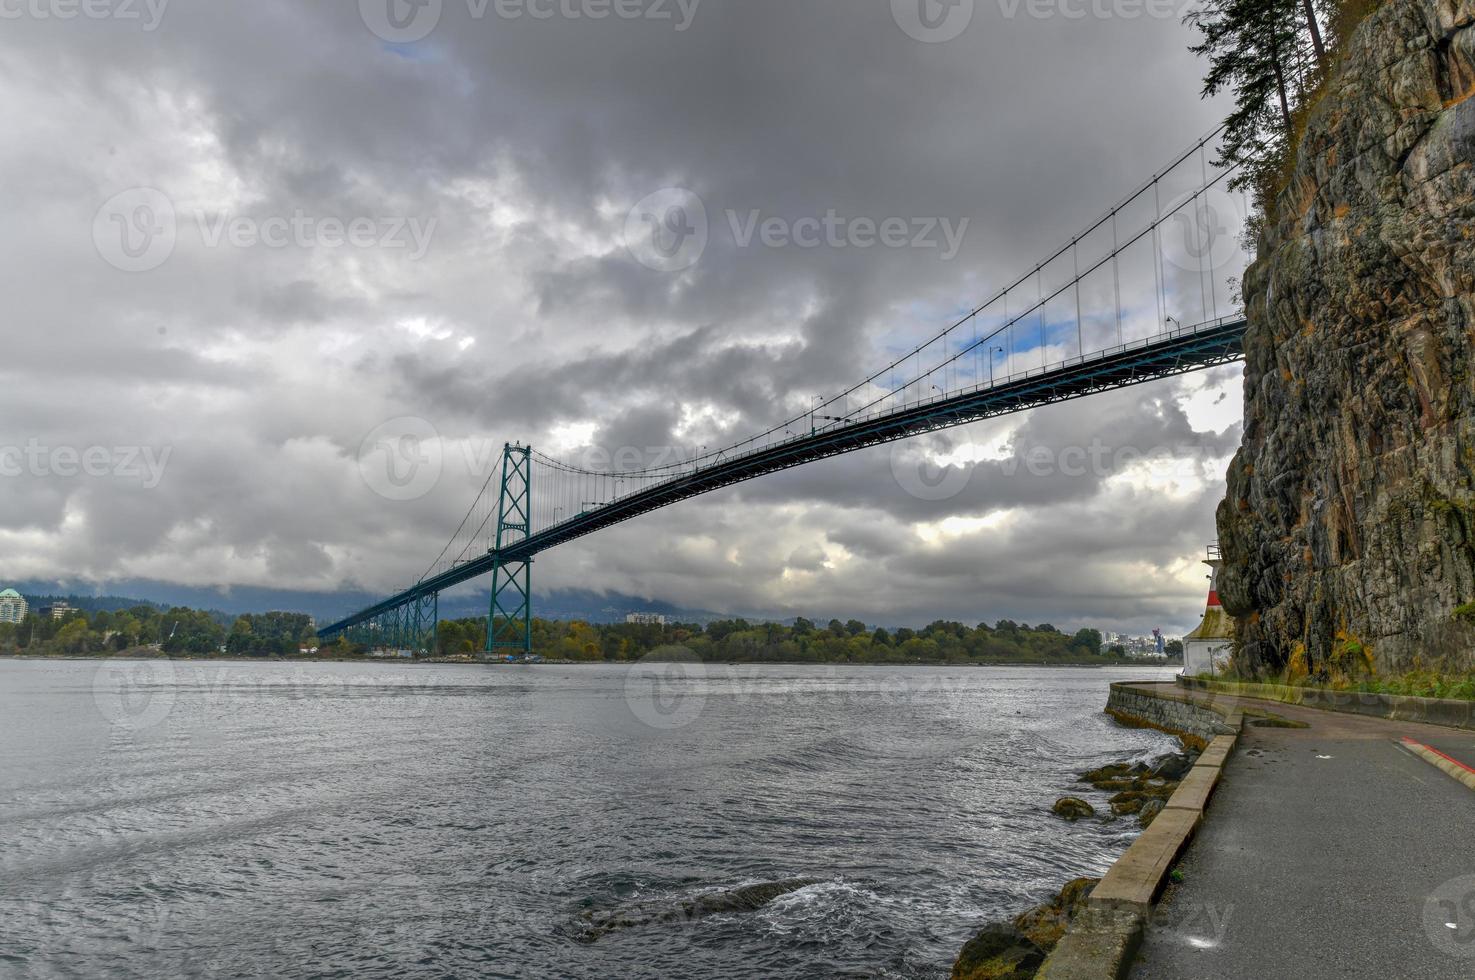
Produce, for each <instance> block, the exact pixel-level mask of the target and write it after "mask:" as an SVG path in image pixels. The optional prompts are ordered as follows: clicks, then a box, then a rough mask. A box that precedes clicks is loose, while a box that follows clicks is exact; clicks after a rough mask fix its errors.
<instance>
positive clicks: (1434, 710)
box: [1178, 677, 1475, 730]
mask: <svg viewBox="0 0 1475 980" xmlns="http://www.w3.org/2000/svg"><path fill="white" fill-rule="evenodd" d="M1178 685H1179V686H1180V687H1182V688H1184V689H1186V690H1191V691H1206V692H1210V693H1215V694H1227V695H1230V696H1232V697H1242V698H1256V699H1259V700H1262V701H1278V702H1280V703H1281V704H1298V705H1301V706H1302V707H1306V708H1318V709H1320V710H1322V711H1340V712H1342V713H1344V714H1350V715H1366V716H1368V717H1370V718H1384V719H1387V720H1388V721H1416V722H1421V723H1423V724H1425V725H1440V726H1442V727H1444V728H1459V729H1464V730H1475V701H1455V700H1450V699H1448V698H1412V697H1405V696H1403V695H1399V694H1365V693H1363V692H1361V691H1331V690H1327V689H1325V688H1318V687H1287V686H1286V685H1284V684H1248V683H1245V684H1242V683H1238V682H1234V681H1215V680H1206V679H1205V678H1202V677H1179V678H1178Z"/></svg>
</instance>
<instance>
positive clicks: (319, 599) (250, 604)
mask: <svg viewBox="0 0 1475 980" xmlns="http://www.w3.org/2000/svg"><path fill="white" fill-rule="evenodd" d="M0 588H13V589H15V590H16V591H17V592H19V593H20V594H21V595H23V596H25V597H26V599H27V601H29V602H31V604H32V605H33V606H41V605H47V604H49V603H50V601H51V600H52V599H62V600H64V601H66V602H69V603H71V604H72V605H73V606H75V607H77V608H78V609H84V610H86V611H88V612H99V611H101V610H104V609H106V610H109V611H112V610H117V609H128V608H130V607H132V606H137V605H156V606H161V607H171V606H188V607H189V608H191V609H207V610H213V611H219V612H221V613H225V614H227V615H232V616H239V615H241V614H242V613H263V612H301V613H307V614H308V615H309V616H311V617H313V619H314V620H316V621H317V622H319V623H329V622H332V621H334V620H336V619H341V618H342V617H344V616H347V615H350V614H351V613H353V612H354V611H355V610H358V609H362V608H364V607H365V606H369V605H372V604H373V603H375V602H378V601H379V600H380V599H382V598H383V596H380V595H375V594H371V593H367V592H295V591H290V590H287V589H262V588H248V587H238V588H232V589H229V590H222V589H212V588H194V587H190V586H184V585H174V584H171V583H168V582H155V581H151V580H148V579H126V580H118V581H113V582H108V583H106V584H105V585H100V586H97V587H96V588H82V587H79V586H78V585H77V584H76V583H66V582H44V581H29V582H19V583H13V584H12V583H5V582H0ZM125 597H137V598H125ZM533 610H534V612H535V614H536V615H538V616H539V617H541V618H544V619H560V620H570V619H582V620H586V621H588V622H591V623H616V622H622V621H623V620H624V619H625V617H626V616H627V615H628V614H630V613H632V612H645V613H655V614H657V615H661V616H665V617H666V618H668V619H673V620H680V621H682V622H687V623H709V622H711V621H713V620H716V619H725V618H730V617H727V616H724V615H723V614H721V613H715V612H711V611H710V610H699V609H682V608H681V607H679V606H676V605H674V604H672V603H669V602H660V601H652V600H649V599H642V598H640V597H638V596H630V595H623V594H620V593H608V594H600V593H598V592H591V591H589V590H586V589H567V590H559V591H554V592H548V593H537V594H536V598H535V601H534V604H533ZM486 612H487V598H486V594H485V593H474V592H473V593H469V594H465V595H454V594H452V595H443V596H441V599H440V615H441V618H442V619H469V618H472V617H476V616H485V615H486Z"/></svg>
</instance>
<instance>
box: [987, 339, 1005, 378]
mask: <svg viewBox="0 0 1475 980" xmlns="http://www.w3.org/2000/svg"><path fill="white" fill-rule="evenodd" d="M1007 353H1008V351H1006V350H1004V348H1002V347H990V348H989V349H988V386H989V387H990V388H992V387H993V386H994V355H995V354H1007Z"/></svg>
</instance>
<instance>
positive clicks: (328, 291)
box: [0, 0, 1241, 632]
mask: <svg viewBox="0 0 1475 980" xmlns="http://www.w3.org/2000/svg"><path fill="white" fill-rule="evenodd" d="M1181 12H1182V11H1181V9H1178V8H1177V7H1174V6H1165V5H1163V4H1162V3H1160V2H1157V0H1150V2H1147V3H1143V2H1139V0H1114V2H1107V0H1095V2H1082V0H1062V2H1060V3H1056V2H1054V0H1034V2H1031V3H1025V2H1019V3H1016V2H1014V0H976V2H970V0H957V2H956V3H953V4H951V5H950V4H947V3H942V2H939V0H683V2H678V0H487V2H482V0H419V2H418V3H412V2H410V0H362V2H359V0H323V2H316V3H311V4H304V3H301V2H300V0H253V2H251V3H229V4H227V3H219V2H206V0H172V2H165V0H93V2H92V3H91V5H90V6H87V7H85V8H81V9H79V8H78V7H77V6H76V5H73V4H68V3H66V2H63V0H6V2H3V3H0V17H3V18H4V20H5V23H4V24H3V26H0V100H3V104H4V105H5V106H6V111H5V114H4V121H5V125H4V128H3V132H0V201H3V206H4V212H5V215H6V220H5V221H4V222H3V223H0V256H3V262H0V281H3V283H4V295H5V296H6V297H7V299H8V303H7V310H6V311H5V321H6V326H5V333H4V346H3V349H0V350H3V356H0V378H3V384H0V418H3V420H4V423H3V426H0V486H3V487H4V488H5V494H4V507H3V509H0V578H6V579H12V580H17V581H19V580H53V579H55V580H63V581H66V582H68V583H70V584H71V585H73V586H74V587H76V588H84V589H92V588H97V589H103V590H105V588H106V584H107V583H108V582H110V581H119V580H124V579H128V580H138V579H147V580H155V581H159V582H170V583H184V584H190V585H205V584H208V585H212V586H219V587H222V588H229V587H232V586H235V587H240V586H272V587H278V588H290V589H300V590H304V591H319V592H320V591H334V590H340V589H370V590H388V589H390V588H392V587H395V586H398V585H401V584H403V583H405V582H407V581H411V580H413V579H414V578H415V577H416V576H417V575H418V574H419V573H420V572H422V571H423V570H424V568H425V567H426V566H427V565H428V564H429V563H430V561H431V560H432V559H433V558H434V557H435V554H436V553H437V552H438V551H439V550H440V548H441V546H442V545H443V544H444V543H445V541H446V539H447V537H448V536H449V535H450V533H451V530H452V529H453V528H454V527H455V525H456V523H457V521H459V520H460V518H461V515H462V514H463V513H464V512H465V510H466V508H467V506H468V504H469V503H470V502H471V500H472V498H473V497H474V496H475V494H476V491H477V489H478V488H479V487H480V486H481V485H482V482H483V480H484V479H485V477H486V472H487V470H486V467H487V466H488V465H489V462H490V461H491V460H492V459H494V458H495V453H496V450H497V449H499V448H500V446H501V445H502V444H503V443H504V442H507V441H513V440H520V441H522V442H527V443H532V444H533V445H535V446H537V447H539V448H540V449H543V450H545V451H547V452H550V453H552V454H555V455H559V456H564V457H567V456H574V455H577V454H579V453H580V452H582V451H585V450H587V449H588V447H590V446H595V447H607V448H609V449H611V450H613V449H617V448H619V447H625V446H633V447H641V448H642V449H644V448H649V447H676V448H677V449H678V450H691V449H695V448H696V447H700V446H718V445H723V444H725V443H728V442H733V441H737V440H738V439H741V438H743V437H746V436H747V435H749V434H750V433H752V432H754V431H758V430H761V429H765V428H767V427H768V426H769V425H771V424H772V423H774V422H777V421H781V420H782V419H783V418H785V417H788V416H789V415H793V414H795V413H799V412H802V411H804V410H805V406H806V405H807V404H809V400H810V399H811V398H812V397H813V396H814V395H815V394H822V393H826V392H833V391H838V390H841V389H843V388H844V387H845V386H846V385H848V384H849V383H851V382H853V381H855V380H858V379H860V378H861V377H864V376H865V375H866V374H868V373H869V372H870V371H871V370H873V369H875V368H877V367H879V366H880V365H882V364H884V363H885V362H886V361H887V360H888V359H889V357H890V355H891V354H892V353H893V352H894V351H896V350H899V349H902V348H904V347H905V346H906V344H907V343H914V342H916V341H917V340H919V339H921V338H923V337H924V336H929V335H930V334H931V333H933V332H935V331H936V330H937V329H939V328H940V327H941V326H943V325H945V324H946V323H948V322H950V321H951V319H953V318H954V317H955V316H956V314H957V313H958V311H959V310H962V309H966V308H971V306H972V305H974V304H975V303H976V302H978V301H980V300H982V299H984V298H986V297H987V296H988V295H990V294H991V293H992V292H993V291H995V290H996V289H997V288H999V287H1000V286H1001V285H1002V284H1004V282H1005V281H1006V280H1010V281H1012V279H1013V278H1015V277H1018V276H1020V275H1023V274H1024V273H1026V272H1027V271H1028V270H1029V269H1030V267H1031V266H1032V264H1033V263H1034V262H1035V261H1036V260H1038V259H1040V258H1042V257H1044V256H1045V255H1047V254H1049V253H1050V252H1052V251H1053V250H1054V249H1055V248H1056V247H1058V246H1059V245H1061V244H1062V243H1064V242H1067V241H1069V240H1070V238H1071V236H1072V235H1073V234H1075V233H1076V232H1078V231H1079V230H1081V229H1082V228H1083V227H1085V226H1086V225H1087V224H1089V223H1090V222H1091V221H1093V220H1094V219H1096V218H1097V217H1099V216H1100V215H1101V214H1102V213H1103V212H1104V211H1105V210H1106V209H1107V208H1108V207H1110V206H1112V205H1113V204H1114V203H1115V202H1116V201H1118V200H1119V199H1121V198H1122V197H1123V196H1125V195H1126V194H1127V193H1129V192H1130V191H1132V190H1134V189H1135V188H1136V186H1137V185H1139V184H1140V183H1141V182H1142V181H1143V180H1144V179H1146V178H1147V177H1149V176H1150V175H1151V174H1152V173H1153V172H1154V170H1155V168H1158V167H1160V166H1161V165H1163V164H1164V163H1166V162H1168V161H1169V160H1171V159H1172V158H1173V157H1174V156H1175V155H1176V154H1177V153H1178V152H1179V151H1181V150H1183V149H1184V148H1185V147H1187V146H1189V145H1191V144H1192V142H1193V141H1194V140H1195V139H1197V138H1198V137H1200V136H1202V135H1203V134H1205V133H1207V132H1208V131H1210V130H1211V129H1212V128H1213V127H1214V126H1215V124H1216V122H1217V119H1218V116H1219V115H1220V114H1221V112H1220V111H1219V110H1220V109H1222V107H1216V106H1214V105H1212V104H1206V103H1203V102H1201V101H1200V100H1199V98H1198V90H1199V84H1198V78H1199V75H1200V71H1201V69H1200V66H1199V65H1198V64H1196V63H1195V60H1194V58H1193V57H1192V56H1191V55H1190V54H1188V53H1187V51H1186V46H1187V44H1188V43H1189V42H1190V40H1191V39H1190V36H1189V33H1188V32H1187V30H1186V29H1185V28H1184V27H1183V26H1182V25H1181V24H1180V23H1179V15H1180V14H1181ZM1155 14H1156V15H1160V16H1154V15H1155ZM673 193H675V194H678V195H683V196H684V197H682V198H680V199H682V200H686V201H688V202H689V201H691V200H692V199H695V200H696V201H699V202H700V204H701V206H702V207H703V209H704V211H705V215H706V218H707V224H706V227H705V229H704V232H705V233H704V234H703V235H702V236H701V239H700V243H701V246H702V247H701V248H700V249H699V250H698V251H697V253H696V254H693V253H692V252H691V251H688V252H686V253H684V254H680V255H676V256H674V258H671V260H670V261H664V260H663V259H662V257H661V256H659V255H657V256H655V258H654V260H653V257H652V254H651V252H650V250H649V248H645V247H642V243H641V241H640V235H641V228H642V222H643V220H644V214H646V213H651V212H654V213H657V214H662V215H669V214H670V211H669V207H668V205H669V202H670V201H671V200H672V198H671V197H670V195H671V194H673ZM652 195H654V197H652ZM652 201H653V202H655V203H654V204H652V203H651V202H652ZM643 202H644V203H643ZM682 213H685V212H682ZM832 213H833V215H834V216H835V219H836V220H837V221H839V222H842V224H841V225H839V226H838V227H840V228H841V231H840V233H839V237H838V238H837V239H835V240H829V237H828V236H826V237H824V239H823V240H821V241H820V242H819V244H817V245H813V247H810V245H809V244H808V243H805V244H800V243H799V242H797V241H795V237H796V236H797V237H800V238H803V237H805V236H804V232H803V229H804V227H805V226H804V225H803V224H802V219H806V218H810V219H823V218H824V217H825V216H826V215H830V214H832ZM769 219H773V222H774V223H773V224H772V225H771V228H772V229H773V230H774V234H771V235H768V236H758V235H754V236H753V237H752V238H751V239H748V238H747V237H746V236H745V235H744V227H745V226H748V225H751V224H752V222H754V221H755V220H756V221H760V222H766V221H768V220H769ZM887 219H902V220H904V221H905V222H906V223H907V227H908V229H910V230H911V231H912V232H914V233H915V232H919V231H921V230H923V229H925V228H926V226H927V223H928V222H929V221H930V222H933V224H934V229H935V230H934V231H933V232H932V234H931V235H930V236H924V240H922V241H920V242H919V241H917V235H916V234H909V235H907V236H905V237H906V239H907V240H906V242H905V244H901V242H900V239H899V238H898V239H897V240H896V241H895V242H892V243H889V244H881V243H875V244H872V245H871V246H870V247H857V240H856V238H855V237H854V236H855V235H857V234H859V235H861V236H862V238H864V236H865V229H866V222H868V221H869V222H872V223H874V224H875V225H877V226H879V225H881V224H882V223H884V222H885V221H886V220H887ZM857 221H859V224H857ZM809 227H810V228H812V227H813V225H810V226H809ZM944 229H951V232H952V237H951V238H949V237H948V236H947V235H946V234H945V233H944ZM645 244H646V245H648V244H649V243H648V242H647V243H645ZM668 258H670V257H668ZM1219 302H1220V303H1221V305H1227V303H1225V302H1224V301H1223V300H1222V299H1221V300H1220V301H1219ZM1190 312H1192V311H1190ZM1185 315H1186V314H1185ZM1180 318H1182V317H1180ZM1014 353H1015V355H1016V356H1017V357H1025V356H1026V355H1029V354H1030V348H1029V345H1028V344H1025V343H1023V342H1021V343H1020V345H1019V348H1018V349H1017V350H1016V351H1015V352H1014ZM1032 356H1034V357H1036V358H1039V357H1041V356H1042V354H1041V352H1040V351H1039V350H1038V349H1035V350H1034V351H1033V355H1032ZM999 367H1000V369H1001V370H1002V369H1004V365H1003V363H1002V362H1001V364H1000V365H999ZM1239 375H1240V372H1239V370H1238V369H1237V368H1230V369H1221V370H1217V371H1213V372H1208V373H1204V374H1200V375H1194V376H1190V377H1187V378H1184V379H1180V380H1175V381H1169V382H1162V383H1157V384H1153V385H1148V386H1143V387H1140V388H1135V389H1129V390H1125V391H1119V392H1115V393H1111V394H1108V395H1103V396H1098V397H1095V398H1093V399H1090V400H1088V401H1083V402H1078V403H1072V404H1065V405H1058V406H1054V407H1051V408H1048V409H1043V410H1039V411H1036V412H1034V413H1031V414H1027V415H1020V416H1015V417H1011V418H1008V419H1004V420H999V421H995V422H991V423H986V424H979V425H976V426H971V427H968V428H965V429H959V430H954V431H952V432H949V433H947V434H946V435H943V436H937V437H932V438H929V439H926V440H919V441H913V442H911V443H906V444H901V445H899V446H897V447H894V448H891V449H882V450H877V451H872V452H865V453H860V454H856V455H853V456H850V457H846V458H842V459H837V460H831V461H828V462H825V463H820V464H815V465H812V466H808V467H805V468H803V469H800V470H797V471H792V472H789V473H786V474H782V475H778V476H773V477H769V478H766V479H764V480H761V481H758V482H755V483H752V484H748V485H745V486H742V487H738V488H734V489H730V490H727V491H723V492H721V493H718V494H714V495H711V496H708V497H706V498H702V499H699V500H695V501H689V502H687V503H685V504H682V505H679V506H677V507H674V508H671V509H668V510H666V511H662V512H660V513H657V514H654V515H649V516H647V517H644V518H642V519H639V520H637V521H634V522H632V523H630V524H627V525H624V526H621V527H618V528H615V529H612V530H609V531H606V532H603V533H601V534H600V535H597V536H595V537H592V538H589V539H585V540H582V541H580V542H577V543H575V544H573V545H570V546H567V547H565V548H563V549H560V550H558V551H555V552H551V553H549V554H546V555H544V556H543V557H542V558H541V559H540V560H539V562H538V564H537V566H536V570H535V582H536V585H537V586H538V587H539V588H564V587H583V588H591V589H596V590H611V591H616V592H621V593H629V594H635V595H643V596H648V597H652V598H657V599H661V600H665V601H670V602H674V603H678V604H680V605H683V606H687V607H694V608H704V609H712V610H718V611H730V612H745V613H758V614H771V615H775V616H789V615H794V614H806V615H812V616H813V615H817V616H824V617H829V616H839V617H841V618H848V617H851V616H854V617H857V618H861V619H864V620H867V621H870V622H888V623H904V622H926V621H928V620H931V619H933V618H937V617H939V616H946V617H949V618H957V619H962V620H966V621H969V622H976V621H978V620H981V619H982V620H988V621H992V620H994V619H997V618H1000V617H1004V616H1008V617H1011V618H1015V619H1019V620H1025V621H1029V622H1038V621H1041V620H1048V621H1051V622H1054V623H1055V624H1057V625H1060V626H1067V625H1070V626H1075V625H1096V626H1100V627H1104V628H1112V629H1132V630H1134V631H1142V630H1147V629H1150V628H1152V627H1154V626H1163V627H1165V628H1167V629H1169V630H1171V631H1174V632H1177V631H1181V630H1183V629H1186V628H1188V627H1191V626H1192V625H1193V623H1194V622H1196V620H1197V615H1196V612H1197V610H1198V609H1200V608H1201V606H1202V596H1203V589H1204V578H1203V573H1204V569H1203V566H1202V565H1200V564H1198V562H1199V560H1200V558H1201V557H1202V553H1203V548H1204V545H1205V544H1207V543H1208V542H1209V541H1210V540H1211V539H1212V537H1213V521H1212V513H1213V508H1214V506H1215V504H1216V503H1217V500H1218V498H1219V497H1220V496H1221V494H1222V480H1223V473H1224V469H1225V466H1226V465H1227V460H1228V457H1229V455H1230V454H1231V453H1232V452H1233V449H1234V447H1235V446H1236V445H1237V443H1238V439H1239V410H1240V398H1241V396H1240V391H1239V385H1240V382H1239ZM406 420H410V421H406ZM406 425H410V426H412V427H421V429H416V431H421V430H422V429H423V427H424V426H428V427H429V431H430V432H432V433H433V434H434V439H435V442H434V446H433V448H434V452H435V453H436V460H437V462H438V463H439V465H438V466H437V470H438V475H437V477H436V478H435V479H433V480H431V481H430V482H429V485H427V486H421V487H419V488H418V489H417V490H416V492H415V493H414V494H413V495H411V496H412V499H409V500H404V499H395V498H397V497H403V496H405V494H403V493H398V492H396V489H395V488H394V487H390V488H388V491H387V492H386V487H385V486H384V485H383V483H382V481H381V480H378V479H376V478H375V477H374V473H375V472H376V470H375V466H376V465H377V464H376V461H375V460H374V459H372V458H368V459H366V458H365V457H366V454H368V455H370V456H372V454H373V453H374V452H375V451H376V450H375V448H374V447H376V446H380V445H382V442H380V441H378V436H377V435H375V434H376V433H377V434H381V435H382V434H383V433H384V432H390V433H394V432H397V431H400V430H401V429H403V427H404V426H406ZM386 427H387V428H386ZM1071 447H1081V448H1089V447H1102V448H1101V449H1100V450H1098V452H1097V453H1096V456H1097V457H1098V458H1105V459H1107V460H1108V462H1107V464H1106V465H1104V466H1095V465H1092V466H1087V467H1086V469H1087V472H1085V473H1084V474H1082V473H1080V472H1079V471H1078V470H1077V469H1075V468H1073V467H1064V468H1062V467H1060V466H1054V467H1048V466H1047V467H1044V468H1041V467H1039V466H1035V467H1030V466H1028V465H1026V464H1025V462H1024V460H1025V459H1026V457H1027V454H1029V453H1030V452H1032V451H1035V452H1038V451H1040V450H1043V451H1044V452H1045V453H1046V455H1047V456H1048V457H1050V458H1053V459H1056V460H1061V459H1069V458H1070V457H1069V456H1068V455H1067V454H1068V451H1069V450H1070V449H1071ZM1161 447H1167V448H1168V450H1169V452H1168V453H1167V454H1163V453H1161V452H1158V450H1160V449H1161ZM927 462H930V463H937V464H948V463H951V464H956V465H957V466H958V467H959V472H960V473H966V479H960V481H959V482H957V483H956V485H955V486H954V487H953V489H952V490H951V491H950V492H949V493H948V494H946V495H945V496H944V499H941V500H937V499H929V498H932V497H936V496H937V494H934V493H926V492H924V493H920V494H919V493H917V492H915V488H914V487H909V486H908V483H909V479H908V477H907V474H908V473H910V472H915V471H916V469H917V467H919V466H922V465H923V464H924V463H927ZM1062 469H1067V470H1069V472H1062Z"/></svg>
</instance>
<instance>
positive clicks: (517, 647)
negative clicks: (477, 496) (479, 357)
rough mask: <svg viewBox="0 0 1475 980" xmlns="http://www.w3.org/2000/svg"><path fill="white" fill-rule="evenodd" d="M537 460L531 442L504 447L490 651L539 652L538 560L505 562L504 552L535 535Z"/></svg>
mask: <svg viewBox="0 0 1475 980" xmlns="http://www.w3.org/2000/svg"><path fill="white" fill-rule="evenodd" d="M532 500H533V459H532V450H531V449H530V448H529V447H527V446H522V445H517V446H513V445H508V446H504V447H503V449H502V493H501V498H500V500H499V501H498V505H497V546H496V548H495V549H494V552H493V553H494V555H495V558H494V561H493V564H492V601H491V608H490V610H489V611H488V612H487V653H488V654H496V653H500V652H504V651H518V652H520V653H522V654H523V655H524V656H526V655H527V654H530V653H532V651H533V590H532V579H533V560H532V559H531V558H527V559H523V560H521V561H503V560H502V557H501V556H502V551H503V550H504V549H506V548H507V547H508V546H510V545H514V544H517V543H518V542H520V541H525V540H526V539H527V538H528V536H529V535H531V534H532V512H533V508H532Z"/></svg>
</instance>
